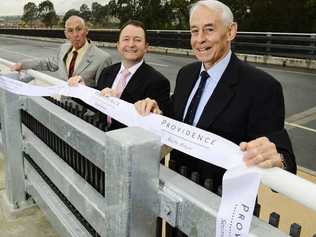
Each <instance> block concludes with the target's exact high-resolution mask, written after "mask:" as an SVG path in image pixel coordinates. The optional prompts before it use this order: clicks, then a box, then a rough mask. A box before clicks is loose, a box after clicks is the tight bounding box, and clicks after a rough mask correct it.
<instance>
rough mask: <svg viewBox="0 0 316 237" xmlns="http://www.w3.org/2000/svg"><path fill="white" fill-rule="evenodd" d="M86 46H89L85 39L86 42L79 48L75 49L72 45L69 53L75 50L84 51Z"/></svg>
mask: <svg viewBox="0 0 316 237" xmlns="http://www.w3.org/2000/svg"><path fill="white" fill-rule="evenodd" d="M88 47H89V42H88V40H86V42H85V43H84V45H83V46H82V47H81V48H80V49H75V48H74V47H72V49H71V53H73V52H74V51H77V53H78V54H80V53H81V52H84V51H85V50H86V49H87V48H88Z"/></svg>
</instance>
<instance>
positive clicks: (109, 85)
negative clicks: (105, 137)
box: [97, 20, 170, 130]
mask: <svg viewBox="0 0 316 237" xmlns="http://www.w3.org/2000/svg"><path fill="white" fill-rule="evenodd" d="M117 49H118V52H119V54H120V56H121V58H122V62H120V63H116V64H113V65H111V66H108V67H106V68H104V69H103V71H102V73H101V75H100V77H99V80H98V82H97V88H98V89H99V90H101V95H104V96H117V97H120V98H121V99H122V100H125V101H127V102H130V103H135V102H136V101H138V100H141V99H145V98H147V97H149V98H154V99H155V100H156V101H157V103H158V104H159V107H160V108H161V110H162V111H167V110H169V105H170V101H169V96H170V83H169V81H168V80H167V78H165V77H164V76H163V75H162V74H161V73H160V72H158V71H156V70H155V69H154V68H153V67H151V66H150V65H148V64H146V63H145V61H144V55H145V53H146V52H147V49H148V43H147V35H146V30H145V27H144V25H143V23H141V22H139V21H135V20H130V21H128V22H126V23H125V24H124V25H123V26H122V27H121V29H120V32H119V40H118V42H117ZM125 72H127V74H128V75H127V78H125V79H126V81H125V83H126V84H125V85H124V88H120V89H123V91H119V90H120V89H119V87H120V80H122V77H123V74H124V73H125ZM108 126H109V129H110V130H112V129H117V128H122V127H124V125H123V124H120V123H119V122H117V121H115V120H110V121H109V120H108Z"/></svg>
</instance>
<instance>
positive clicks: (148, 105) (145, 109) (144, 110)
mask: <svg viewBox="0 0 316 237" xmlns="http://www.w3.org/2000/svg"><path fill="white" fill-rule="evenodd" d="M134 106H135V109H136V110H137V112H138V113H139V114H140V115H142V116H145V115H148V114H149V113H155V114H162V112H161V110H160V109H159V106H158V103H157V101H155V100H152V99H150V98H146V99H144V100H139V101H137V102H136V103H135V104H134Z"/></svg>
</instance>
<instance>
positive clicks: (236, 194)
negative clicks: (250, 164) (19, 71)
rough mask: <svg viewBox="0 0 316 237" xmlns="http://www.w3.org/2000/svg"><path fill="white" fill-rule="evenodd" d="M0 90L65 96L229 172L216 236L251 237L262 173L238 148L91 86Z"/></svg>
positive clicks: (12, 84)
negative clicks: (247, 163)
mask: <svg viewBox="0 0 316 237" xmlns="http://www.w3.org/2000/svg"><path fill="white" fill-rule="evenodd" d="M0 88H2V89H4V90H7V91H10V92H12V93H15V94H20V95H27V96H52V95H56V94H59V95H64V96H71V97H76V98H80V99H81V100H83V101H84V102H86V103H87V104H89V105H90V106H92V107H94V108H96V109H98V110H99V111H101V112H103V113H105V114H107V115H109V116H111V117H112V118H114V119H115V120H117V121H119V122H121V123H123V124H125V125H127V126H138V127H142V128H144V129H147V130H149V131H151V132H153V133H155V134H157V135H158V136H160V137H161V142H162V143H163V144H166V145H168V146H170V147H172V148H174V149H177V150H179V151H181V152H184V153H186V154H188V155H191V156H193V157H196V158H198V159H201V160H204V161H206V162H208V163H211V164H214V165H217V166H220V167H222V168H225V169H227V171H226V173H225V175H224V177H223V191H222V200H221V205H220V208H219V211H218V213H217V221H216V236H217V237H230V236H232V237H236V236H247V235H248V233H249V229H250V224H251V219H252V216H253V210H254V205H255V200H256V196H257V193H258V188H259V184H260V177H261V172H260V170H259V169H258V168H247V167H245V165H244V163H243V161H242V152H241V151H240V148H239V146H237V145H236V144H234V143H232V142H230V141H228V140H226V139H224V138H222V137H220V136H218V135H216V134H213V133H210V132H207V131H205V130H202V129H199V128H196V127H193V126H190V125H187V124H185V123H182V122H179V121H176V120H174V119H171V118H167V117H164V116H161V115H156V114H150V115H149V116H146V117H143V116H140V115H139V114H138V113H137V111H136V110H135V108H134V105H133V104H130V103H127V102H125V101H123V100H121V99H118V98H115V97H103V96H100V92H99V91H98V90H95V89H93V88H90V87H86V86H82V85H79V86H76V87H70V86H68V85H67V84H66V83H65V84H62V85H58V86H50V87H41V86H36V85H30V84H26V83H23V82H20V81H16V80H12V79H10V78H8V77H5V76H0Z"/></svg>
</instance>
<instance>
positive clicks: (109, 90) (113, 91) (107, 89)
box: [100, 87, 119, 97]
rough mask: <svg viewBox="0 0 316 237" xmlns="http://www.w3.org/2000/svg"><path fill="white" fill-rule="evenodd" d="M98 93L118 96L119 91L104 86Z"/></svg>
mask: <svg viewBox="0 0 316 237" xmlns="http://www.w3.org/2000/svg"><path fill="white" fill-rule="evenodd" d="M100 95H102V96H112V97H119V93H118V92H117V91H116V90H114V89H111V88H109V87H106V88H104V89H103V90H102V91H101V92H100Z"/></svg>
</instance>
